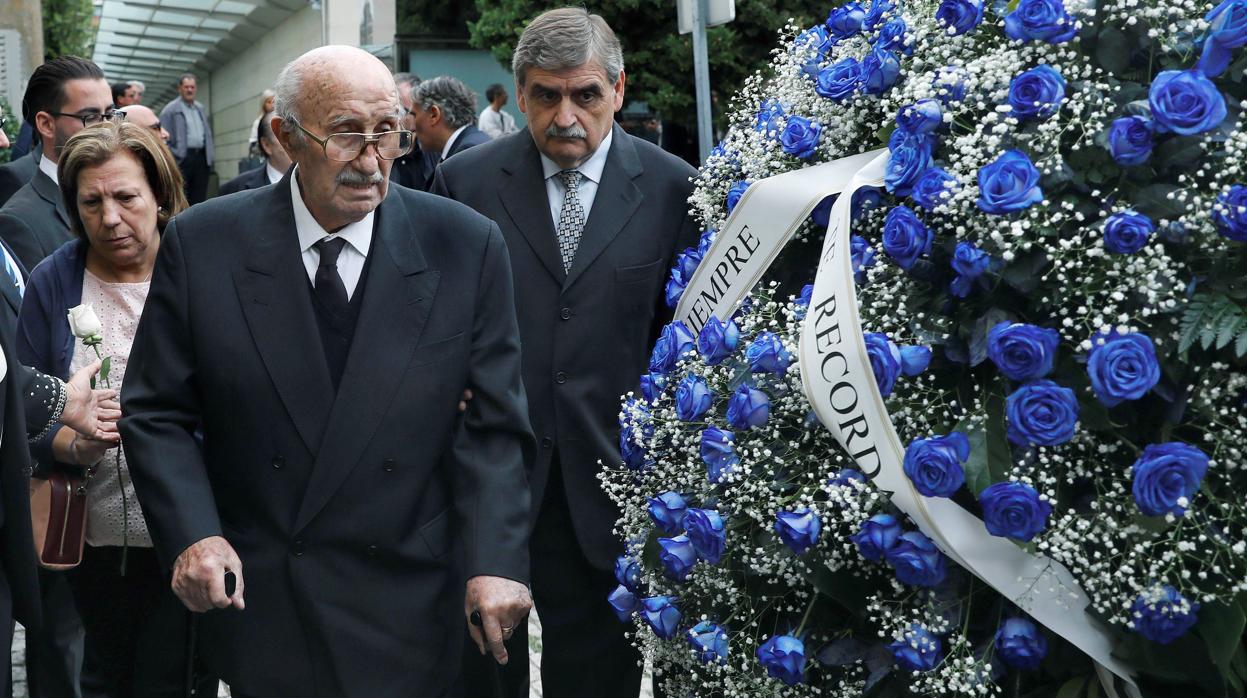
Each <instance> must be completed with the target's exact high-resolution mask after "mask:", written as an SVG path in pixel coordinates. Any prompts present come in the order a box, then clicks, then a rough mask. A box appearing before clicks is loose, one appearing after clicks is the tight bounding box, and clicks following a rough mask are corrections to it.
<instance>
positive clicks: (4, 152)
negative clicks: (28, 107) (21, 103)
mask: <svg viewBox="0 0 1247 698" xmlns="http://www.w3.org/2000/svg"><path fill="white" fill-rule="evenodd" d="M0 114H3V115H5V116H7V117H8V118H9V120H8V121H7V122H5V124H4V135H6V136H8V137H9V142H10V143H12V142H14V141H16V140H17V132H18V131H19V130H20V127H19V126H18V125H17V115H16V114H14V113H13V108H12V107H11V106H9V102H8V100H6V99H5V98H4V97H0ZM11 153H12V151H11V150H10V149H9V148H0V164H2V163H6V162H8V161H9V160H10V157H11Z"/></svg>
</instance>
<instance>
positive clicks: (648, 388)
mask: <svg viewBox="0 0 1247 698" xmlns="http://www.w3.org/2000/svg"><path fill="white" fill-rule="evenodd" d="M666 385H667V378H666V376H663V375H662V374H658V373H647V374H645V375H643V376H641V397H643V398H645V402H647V403H648V402H653V401H655V400H657V399H658V396H659V395H662V391H663V388H664V387H666Z"/></svg>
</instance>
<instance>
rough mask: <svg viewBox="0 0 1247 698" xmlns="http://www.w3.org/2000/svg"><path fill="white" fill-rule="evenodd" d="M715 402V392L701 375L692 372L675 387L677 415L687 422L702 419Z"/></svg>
mask: <svg viewBox="0 0 1247 698" xmlns="http://www.w3.org/2000/svg"><path fill="white" fill-rule="evenodd" d="M712 404H714V393H712V392H710V386H708V385H706V381H705V379H703V378H702V377H701V376H699V375H697V374H695V373H690V374H689V375H687V376H685V377H684V380H682V381H680V385H679V386H677V387H676V389H675V416H676V417H678V418H679V419H681V420H683V421H685V422H691V421H693V420H695V419H701V417H702V415H704V414H706V411H707V410H709V409H710V406H711V405H712Z"/></svg>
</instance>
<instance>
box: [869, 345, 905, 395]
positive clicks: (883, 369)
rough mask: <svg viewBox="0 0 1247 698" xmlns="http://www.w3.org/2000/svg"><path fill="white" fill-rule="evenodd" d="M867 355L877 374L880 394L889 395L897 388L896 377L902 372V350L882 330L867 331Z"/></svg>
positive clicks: (876, 380) (872, 369)
mask: <svg viewBox="0 0 1247 698" xmlns="http://www.w3.org/2000/svg"><path fill="white" fill-rule="evenodd" d="M864 337H865V340H866V356H868V357H869V358H870V368H871V371H872V372H873V373H874V374H875V384H876V385H878V386H879V394H880V395H882V396H883V397H888V396H889V395H891V394H892V391H893V390H894V389H895V388H896V378H897V377H898V376H899V375H900V374H901V350H900V348H898V347H897V346H896V345H895V344H893V343H892V340H890V339H888V336H887V335H885V334H883V333H882V332H867V333H866V334H865V335H864Z"/></svg>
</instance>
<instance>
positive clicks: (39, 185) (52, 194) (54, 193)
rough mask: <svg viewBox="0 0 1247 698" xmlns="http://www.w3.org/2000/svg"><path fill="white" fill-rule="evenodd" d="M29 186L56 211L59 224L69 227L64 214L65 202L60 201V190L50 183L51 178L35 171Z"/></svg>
mask: <svg viewBox="0 0 1247 698" xmlns="http://www.w3.org/2000/svg"><path fill="white" fill-rule="evenodd" d="M30 185H31V186H32V187H34V189H35V193H36V194H38V195H39V196H40V197H41V198H42V199H43V200H44V201H47V202H48V203H49V204H52V206H53V207H54V208H55V209H56V215H57V216H58V217H59V218H60V219H61V223H64V224H65V227H66V228H68V227H69V216H68V215H67V214H66V213H65V202H64V201H63V200H62V199H61V190H60V189H59V188H58V187H57V186H56V183H55V182H53V181H52V178H51V177H49V176H47V175H46V174H44V173H43V170H36V171H35V176H34V177H32V178H31V180H30Z"/></svg>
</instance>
